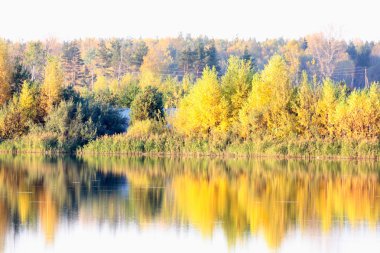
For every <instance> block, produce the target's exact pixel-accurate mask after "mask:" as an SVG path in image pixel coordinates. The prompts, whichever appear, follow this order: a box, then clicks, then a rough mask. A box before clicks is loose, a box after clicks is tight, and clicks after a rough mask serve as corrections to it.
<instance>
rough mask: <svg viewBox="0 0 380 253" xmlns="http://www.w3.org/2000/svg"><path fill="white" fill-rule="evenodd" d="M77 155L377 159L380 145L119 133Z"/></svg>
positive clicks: (97, 141) (89, 146) (354, 142)
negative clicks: (217, 140) (225, 140)
mask: <svg viewBox="0 0 380 253" xmlns="http://www.w3.org/2000/svg"><path fill="white" fill-rule="evenodd" d="M78 153H92V154H98V153H107V154H128V153H144V154H156V153H161V154H168V155H170V154H176V155H221V156H225V155H233V156H279V157H300V158H365V159H377V158H378V157H379V155H380V144H379V142H378V141H374V140H362V141H354V140H310V141H306V140H289V141H274V140H260V141H244V142H242V141H234V142H229V143H226V144H225V145H220V144H215V143H212V142H210V141H208V140H200V139H198V140H197V139H184V138H181V137H179V136H174V135H168V134H163V135H152V136H150V137H144V138H130V137H128V136H126V135H123V134H120V135H114V136H104V137H101V138H98V139H96V140H94V141H92V142H90V143H88V144H87V145H85V146H84V147H82V148H80V149H79V150H78Z"/></svg>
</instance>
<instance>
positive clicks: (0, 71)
mask: <svg viewBox="0 0 380 253" xmlns="http://www.w3.org/2000/svg"><path fill="white" fill-rule="evenodd" d="M11 79H12V67H11V65H10V61H9V55H8V46H7V44H6V43H5V42H4V41H1V40H0V104H1V105H2V104H4V103H5V102H7V101H8V100H9V99H10V97H11Z"/></svg>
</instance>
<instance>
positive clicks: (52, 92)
mask: <svg viewBox="0 0 380 253" xmlns="http://www.w3.org/2000/svg"><path fill="white" fill-rule="evenodd" d="M63 85H64V74H63V70H62V68H61V64H60V62H59V60H58V58H56V57H50V58H49V59H48V62H47V65H46V68H45V79H44V82H43V84H42V86H41V93H42V97H43V103H44V104H43V106H44V109H45V111H46V112H47V113H49V112H50V111H51V110H52V109H53V107H54V105H56V104H58V103H59V101H60V100H61V94H62V89H63Z"/></svg>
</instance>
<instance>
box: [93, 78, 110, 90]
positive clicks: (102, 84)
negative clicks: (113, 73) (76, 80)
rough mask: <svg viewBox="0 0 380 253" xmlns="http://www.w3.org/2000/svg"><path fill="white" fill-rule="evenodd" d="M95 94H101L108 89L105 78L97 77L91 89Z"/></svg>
mask: <svg viewBox="0 0 380 253" xmlns="http://www.w3.org/2000/svg"><path fill="white" fill-rule="evenodd" d="M93 89H94V91H95V92H101V91H105V90H107V89H108V81H107V78H106V77H105V76H99V77H97V78H96V82H95V83H94V87H93Z"/></svg>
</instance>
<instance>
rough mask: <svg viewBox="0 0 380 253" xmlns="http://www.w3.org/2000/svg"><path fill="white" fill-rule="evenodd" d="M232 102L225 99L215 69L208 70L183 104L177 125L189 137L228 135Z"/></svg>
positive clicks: (177, 116)
mask: <svg viewBox="0 0 380 253" xmlns="http://www.w3.org/2000/svg"><path fill="white" fill-rule="evenodd" d="M227 110H228V103H227V101H226V100H225V98H224V97H223V94H222V88H221V86H220V85H219V82H218V78H217V73H216V70H215V68H213V69H210V68H206V69H205V70H204V71H203V75H202V78H201V79H199V80H198V81H197V82H196V84H195V85H194V86H193V87H192V89H191V90H190V93H189V94H188V95H187V96H186V97H185V98H184V99H183V100H182V101H181V102H180V105H179V108H178V112H177V114H176V116H175V119H174V126H175V128H176V130H177V131H178V132H179V133H182V134H184V135H186V136H196V137H207V136H209V135H210V134H211V133H212V132H226V131H227V129H228V125H229V120H228V111H227Z"/></svg>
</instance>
